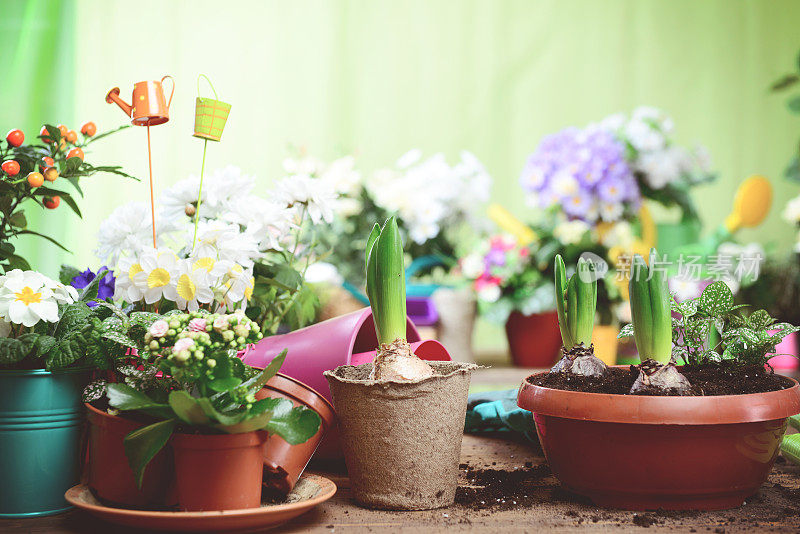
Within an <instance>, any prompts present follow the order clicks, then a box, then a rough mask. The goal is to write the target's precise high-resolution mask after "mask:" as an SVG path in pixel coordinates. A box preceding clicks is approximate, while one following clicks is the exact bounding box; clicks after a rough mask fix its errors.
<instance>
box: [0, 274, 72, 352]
mask: <svg viewBox="0 0 800 534" xmlns="http://www.w3.org/2000/svg"><path fill="white" fill-rule="evenodd" d="M77 299H78V292H77V291H76V290H75V288H74V287H72V286H65V285H64V284H62V283H60V282H56V281H55V280H51V279H50V278H48V277H46V276H45V275H43V274H41V273H39V272H36V271H22V270H20V269H14V270H13V271H9V272H7V273H6V274H5V275H3V276H0V337H8V335H9V334H10V333H11V325H12V324H18V325H22V326H26V327H31V326H34V325H35V324H36V323H38V322H39V321H47V322H49V323H56V322H58V319H59V316H58V305H59V304H72V303H73V302H75V301H76V300H77Z"/></svg>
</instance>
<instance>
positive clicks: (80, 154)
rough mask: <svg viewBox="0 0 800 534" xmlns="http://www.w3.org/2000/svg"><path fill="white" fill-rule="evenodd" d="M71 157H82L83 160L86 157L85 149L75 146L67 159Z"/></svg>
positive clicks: (68, 153)
mask: <svg viewBox="0 0 800 534" xmlns="http://www.w3.org/2000/svg"><path fill="white" fill-rule="evenodd" d="M69 158H81V161H83V158H84V153H83V150H81V148H80V147H77V146H76V147H75V148H73V149H72V150H70V151H69V152H67V159H69Z"/></svg>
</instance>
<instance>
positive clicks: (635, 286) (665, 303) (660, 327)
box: [628, 249, 672, 363]
mask: <svg viewBox="0 0 800 534" xmlns="http://www.w3.org/2000/svg"><path fill="white" fill-rule="evenodd" d="M657 258H658V255H657V252H656V250H655V249H652V250H651V251H650V266H649V267H648V266H647V264H646V263H645V261H644V258H642V257H641V256H640V255H638V254H636V255H635V256H634V257H633V261H632V262H631V277H630V281H629V282H628V292H629V294H630V300H631V317H632V319H633V330H634V333H633V337H634V339H635V340H636V348H637V349H638V350H639V358H640V359H641V360H645V359H647V358H652V359H654V360H656V361H658V362H661V363H667V362H669V361H670V359H671V357H672V309H671V300H670V295H669V288H668V287H667V273H666V272H665V271H664V270H663V269H658V268H656V265H655V263H656V261H657Z"/></svg>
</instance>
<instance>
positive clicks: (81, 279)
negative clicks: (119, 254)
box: [70, 266, 115, 307]
mask: <svg viewBox="0 0 800 534" xmlns="http://www.w3.org/2000/svg"><path fill="white" fill-rule="evenodd" d="M100 269H106V274H105V276H103V278H102V279H101V280H100V284H99V285H98V286H97V298H99V299H100V300H106V299H108V298H111V297H113V296H114V283H115V278H114V273H112V272H111V271H110V270H109V269H108V267H105V266H103V267H101V268H100ZM100 269H98V271H99V270H100ZM96 277H97V273H94V272H92V270H91V269H86V270H85V271H83V272H82V273H80V274H79V275H78V276H76V277H74V278H73V279H72V282H70V285H71V286H72V287H74V288H75V289H83V288H84V287H86V286H88V285H89V284H91V283H92V280H94V279H95V278H96ZM87 304H88V305H89V306H91V307H94V306H97V303H96V302H95V301H93V300H92V301H89V302H87Z"/></svg>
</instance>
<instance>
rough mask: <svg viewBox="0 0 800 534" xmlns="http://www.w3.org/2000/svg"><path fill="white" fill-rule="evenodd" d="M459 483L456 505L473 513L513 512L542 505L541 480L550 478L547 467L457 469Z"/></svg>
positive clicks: (464, 465) (527, 463) (529, 464)
mask: <svg viewBox="0 0 800 534" xmlns="http://www.w3.org/2000/svg"><path fill="white" fill-rule="evenodd" d="M459 469H460V470H461V475H462V480H464V483H463V484H461V485H459V487H458V489H457V490H456V505H457V506H461V507H464V508H470V509H472V510H484V509H488V508H491V509H493V510H513V509H516V508H519V507H523V506H531V505H533V504H537V503H541V502H545V501H546V500H547V495H545V493H546V492H543V491H542V488H543V487H545V485H544V484H543V483H542V479H543V478H547V477H550V476H551V474H550V467H549V466H547V465H546V464H542V465H537V466H533V465H532V464H531V462H526V463H525V466H524V467H521V468H519V469H516V468H515V469H484V468H478V467H472V466H470V465H467V464H461V465H459Z"/></svg>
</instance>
